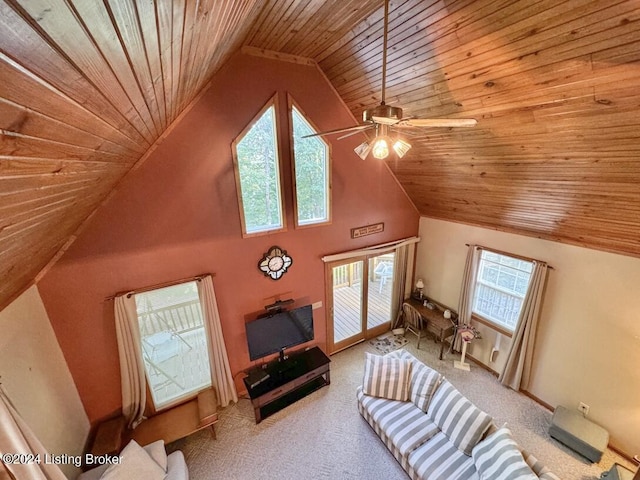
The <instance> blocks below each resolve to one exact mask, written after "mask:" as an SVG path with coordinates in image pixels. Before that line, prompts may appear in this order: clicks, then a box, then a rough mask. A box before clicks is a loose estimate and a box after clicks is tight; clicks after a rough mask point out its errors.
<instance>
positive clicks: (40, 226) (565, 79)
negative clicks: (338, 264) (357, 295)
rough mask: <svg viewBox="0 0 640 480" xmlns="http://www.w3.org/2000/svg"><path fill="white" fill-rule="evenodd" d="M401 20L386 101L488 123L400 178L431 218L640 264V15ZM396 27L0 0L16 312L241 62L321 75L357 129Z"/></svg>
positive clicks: (6, 213)
mask: <svg viewBox="0 0 640 480" xmlns="http://www.w3.org/2000/svg"><path fill="white" fill-rule="evenodd" d="M390 8H391V14H390V32H389V50H388V55H389V58H388V77H387V103H389V104H392V105H396V106H401V107H402V108H404V110H405V115H414V116H418V117H453V118H455V117H465V118H466V117H473V118H476V119H477V120H478V126H477V127H475V128H473V129H458V130H455V129H423V130H419V131H417V132H416V133H417V135H416V136H412V137H411V139H410V141H411V143H412V144H413V147H414V148H413V149H412V150H411V151H410V152H409V154H407V156H405V157H404V158H403V159H401V160H394V159H392V160H390V161H389V165H390V167H391V169H392V170H393V172H394V174H395V175H396V176H397V177H398V179H399V180H400V182H401V183H402V185H403V186H404V188H405V189H406V191H407V193H408V194H409V196H410V197H411V199H412V200H413V202H414V203H415V204H416V206H417V207H418V209H419V210H420V212H421V214H423V215H425V216H429V217H435V218H442V219H447V220H452V221H458V222H464V223H469V224H476V225H482V226H486V227H489V228H495V229H500V230H505V231H512V232H516V233H522V234H525V235H533V236H536V237H540V238H545V239H550V240H557V241H562V242H567V243H572V244H577V245H583V246H586V247H590V248H595V249H601V250H607V251H612V252H617V253H622V254H626V255H632V256H640V133H639V132H640V26H639V19H640V3H638V2H637V0H626V1H615V0H609V1H594V0H572V1H565V2H558V1H556V0H510V1H507V0H439V1H432V0H428V1H426V0H423V1H419V0H398V1H395V0H393V1H391V7H390ZM382 16H383V8H382V0H328V1H324V2H320V1H314V0H198V1H196V0H156V1H151V0H102V1H100V0H92V1H86V0H0V128H1V131H0V133H1V135H0V279H2V281H1V282H0V308H3V307H4V306H6V305H7V304H8V302H9V301H11V300H12V299H13V298H15V296H16V295H18V294H19V293H21V292H22V291H23V290H24V288H25V287H27V286H28V285H30V284H31V283H32V282H33V281H34V279H36V278H37V277H38V275H39V274H41V272H43V271H44V270H46V267H47V265H51V262H53V261H55V259H56V258H57V256H59V254H60V252H63V251H64V250H65V248H66V246H67V245H69V244H70V242H72V241H73V239H74V238H75V235H76V234H77V232H78V229H79V228H80V226H81V225H82V224H83V222H84V221H85V220H86V219H87V218H88V217H89V216H90V215H91V214H92V212H93V211H94V210H95V209H96V208H97V207H98V206H99V205H100V203H101V202H102V201H103V200H104V199H105V198H106V197H107V196H108V195H109V193H110V192H111V191H112V190H113V188H114V186H115V185H116V184H117V183H118V182H119V181H120V180H121V178H122V177H123V175H125V174H126V173H127V172H128V171H129V170H130V169H131V168H132V166H133V165H134V164H135V163H136V162H137V161H139V160H140V159H141V158H142V157H143V156H144V154H145V152H147V151H148V150H149V149H150V148H151V146H152V145H153V144H154V142H155V141H156V140H157V139H158V138H159V137H160V136H161V135H162V133H163V132H164V131H165V130H166V129H167V127H168V126H169V125H170V124H171V122H172V121H174V120H175V119H176V118H177V117H178V116H179V114H180V112H182V110H183V109H184V108H185V107H186V106H187V105H188V104H189V102H190V101H191V100H192V99H193V98H194V97H195V96H196V95H197V93H198V92H199V91H200V90H201V89H202V88H203V87H204V86H205V85H206V83H207V81H208V80H209V79H210V77H211V76H212V75H213V74H214V73H215V71H216V70H217V69H218V68H219V67H220V66H221V65H222V64H223V63H224V61H225V60H226V59H227V58H228V57H229V55H231V54H232V53H233V52H234V51H235V50H236V49H238V48H239V47H240V46H242V45H247V46H251V47H256V48H260V49H266V50H272V51H277V52H281V53H287V54H291V55H298V56H303V57H309V58H312V59H314V60H315V61H316V62H317V63H318V64H319V65H320V67H321V68H322V70H323V71H324V72H325V74H326V75H327V77H328V78H329V79H330V81H331V82H332V83H333V85H334V87H335V88H336V90H337V91H338V93H339V94H340V95H341V97H342V98H343V100H344V101H345V103H346V104H347V106H348V107H349V108H350V109H351V111H352V112H353V113H354V115H355V116H356V117H357V118H359V117H360V115H361V113H362V111H363V110H364V109H365V108H367V107H371V106H375V105H376V104H377V103H379V101H380V84H381V59H382V55H381V51H382ZM332 141H334V140H332ZM367 161H372V160H367ZM43 269H44V270H43Z"/></svg>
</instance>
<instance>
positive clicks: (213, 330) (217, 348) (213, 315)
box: [197, 275, 238, 407]
mask: <svg viewBox="0 0 640 480" xmlns="http://www.w3.org/2000/svg"><path fill="white" fill-rule="evenodd" d="M197 284H198V295H199V297H200V305H201V307H202V316H203V318H204V326H205V331H206V332H207V342H208V344H209V365H210V366H211V382H212V385H213V386H214V387H215V389H216V391H217V394H218V401H219V402H220V405H221V406H222V407H226V406H227V405H228V404H229V403H230V402H231V401H233V402H237V401H238V394H237V392H236V386H235V384H234V382H233V376H232V375H231V368H230V367H229V357H228V356H227V347H226V346H225V343H224V337H223V335H222V326H221V324H220V315H219V313H218V304H217V302H216V294H215V292H214V290H213V280H212V279H211V276H210V275H207V276H204V277H202V279H200V281H199V282H197Z"/></svg>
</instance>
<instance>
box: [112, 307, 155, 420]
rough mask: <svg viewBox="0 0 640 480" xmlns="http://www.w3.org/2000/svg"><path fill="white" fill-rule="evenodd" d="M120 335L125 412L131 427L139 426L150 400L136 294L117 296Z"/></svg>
mask: <svg viewBox="0 0 640 480" xmlns="http://www.w3.org/2000/svg"><path fill="white" fill-rule="evenodd" d="M115 317H116V336H117V339H118V355H119V357H120V377H121V381H122V414H123V415H124V417H125V418H126V419H127V422H128V424H129V428H136V427H137V426H138V424H139V423H140V422H142V421H143V420H144V418H145V417H144V408H145V406H146V403H147V390H146V380H145V375H144V362H143V360H142V350H141V347H140V327H139V326H138V314H137V313H136V301H135V298H134V297H133V295H128V294H125V295H120V296H117V297H116V298H115Z"/></svg>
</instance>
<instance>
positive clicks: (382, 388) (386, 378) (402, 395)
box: [362, 352, 411, 402]
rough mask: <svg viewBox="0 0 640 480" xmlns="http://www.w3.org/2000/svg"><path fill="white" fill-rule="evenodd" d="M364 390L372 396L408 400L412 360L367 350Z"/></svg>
mask: <svg viewBox="0 0 640 480" xmlns="http://www.w3.org/2000/svg"><path fill="white" fill-rule="evenodd" d="M364 355H365V362H364V380H363V384H362V390H363V392H364V393H365V394H366V395H370V396H372V397H381V398H387V399H389V400H399V401H401V402H406V401H408V400H409V379H410V378H411V362H410V361H408V360H404V359H402V358H393V357H381V356H380V355H373V354H371V353H369V352H365V354H364Z"/></svg>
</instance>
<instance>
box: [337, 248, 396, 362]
mask: <svg viewBox="0 0 640 480" xmlns="http://www.w3.org/2000/svg"><path fill="white" fill-rule="evenodd" d="M395 277H396V275H395V253H394V252H387V253H385V254H381V255H376V256H372V255H371V256H362V257H355V258H349V259H346V260H341V261H338V262H333V263H329V264H327V288H328V289H329V292H328V295H327V298H328V299H329V301H330V305H329V318H328V329H327V333H328V335H327V337H328V338H327V343H328V345H327V348H328V350H329V353H334V352H337V351H339V350H342V349H344V348H347V347H350V346H351V345H354V344H356V343H358V342H362V341H363V340H366V339H369V338H372V337H375V336H378V335H381V334H382V333H384V332H386V331H387V330H389V327H390V323H391V320H392V318H391V317H392V315H393V313H392V304H393V292H394V291H395V289H394V282H395V280H396V278H395Z"/></svg>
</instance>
